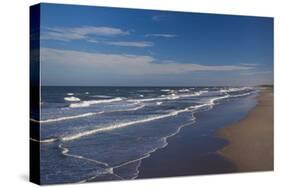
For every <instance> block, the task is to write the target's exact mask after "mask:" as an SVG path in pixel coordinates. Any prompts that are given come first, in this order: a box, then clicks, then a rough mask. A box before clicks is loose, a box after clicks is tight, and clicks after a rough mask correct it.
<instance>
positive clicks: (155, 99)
mask: <svg viewBox="0 0 281 188" xmlns="http://www.w3.org/2000/svg"><path fill="white" fill-rule="evenodd" d="M207 92H208V91H198V92H195V93H191V94H180V95H177V94H175V93H172V94H170V95H161V96H160V97H155V98H146V99H130V100H128V101H130V102H151V101H159V100H175V99H179V98H182V97H195V96H200V95H202V94H204V93H207Z"/></svg>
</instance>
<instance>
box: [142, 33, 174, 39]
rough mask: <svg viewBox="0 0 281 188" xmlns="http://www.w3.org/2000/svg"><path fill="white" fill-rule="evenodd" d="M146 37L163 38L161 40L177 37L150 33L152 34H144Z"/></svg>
mask: <svg viewBox="0 0 281 188" xmlns="http://www.w3.org/2000/svg"><path fill="white" fill-rule="evenodd" d="M145 36H146V37H163V38H174V37H176V36H177V35H173V34H164V33H161V34H160V33H152V34H146V35H145Z"/></svg>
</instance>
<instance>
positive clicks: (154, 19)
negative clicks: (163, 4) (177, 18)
mask: <svg viewBox="0 0 281 188" xmlns="http://www.w3.org/2000/svg"><path fill="white" fill-rule="evenodd" d="M165 17H167V16H166V15H154V16H152V17H151V19H152V20H153V21H161V20H163V19H164V18H165Z"/></svg>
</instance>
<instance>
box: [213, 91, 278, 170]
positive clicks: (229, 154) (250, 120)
mask: <svg viewBox="0 0 281 188" xmlns="http://www.w3.org/2000/svg"><path fill="white" fill-rule="evenodd" d="M218 136H219V137H220V138H223V139H226V140H227V141H228V142H229V143H228V144H227V145H226V146H225V147H224V148H222V149H220V150H218V153H219V154H220V155H221V156H223V157H225V158H226V159H228V160H230V161H231V162H233V163H234V164H235V166H236V167H237V171H238V172H251V171H270V170H273V169H274V156H273V150H274V149H273V89H272V88H261V90H260V94H259V96H258V97H257V105H256V106H255V107H254V108H253V109H252V110H251V111H250V112H249V113H248V114H247V115H246V116H245V117H244V118H242V119H241V120H240V121H238V122H236V123H233V124H231V125H229V126H227V127H224V128H221V129H220V130H219V131H218Z"/></svg>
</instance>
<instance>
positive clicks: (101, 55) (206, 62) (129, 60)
mask: <svg viewBox="0 0 281 188" xmlns="http://www.w3.org/2000/svg"><path fill="white" fill-rule="evenodd" d="M40 23H41V25H40V29H41V30H40V60H41V61H40V63H41V64H40V65H41V82H42V85H56V86H58V85H63V86H71V85H72V86H221V85H224V86H241V85H243V86H250V85H260V84H272V83H273V19H272V18H267V17H249V16H231V15H218V14H198V13H186V12H173V11H155V10H141V9H123V8H122V9H121V8H105V7H93V6H78V5H58V4H41V22H40Z"/></svg>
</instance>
